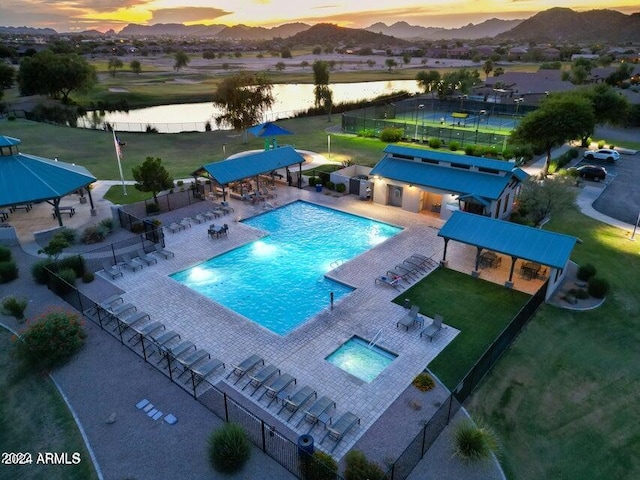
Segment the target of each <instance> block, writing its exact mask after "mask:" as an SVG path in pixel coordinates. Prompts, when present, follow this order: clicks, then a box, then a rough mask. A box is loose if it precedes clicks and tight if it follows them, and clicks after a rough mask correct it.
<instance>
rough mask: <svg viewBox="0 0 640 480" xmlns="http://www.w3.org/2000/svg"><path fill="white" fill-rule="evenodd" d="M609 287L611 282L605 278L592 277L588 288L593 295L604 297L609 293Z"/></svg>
mask: <svg viewBox="0 0 640 480" xmlns="http://www.w3.org/2000/svg"><path fill="white" fill-rule="evenodd" d="M609 288H610V287H609V282H608V281H607V280H605V279H604V278H599V277H591V279H590V280H589V286H588V287H587V290H588V291H589V295H591V296H592V297H595V298H604V297H606V296H607V293H609Z"/></svg>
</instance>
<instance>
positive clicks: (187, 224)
mask: <svg viewBox="0 0 640 480" xmlns="http://www.w3.org/2000/svg"><path fill="white" fill-rule="evenodd" d="M178 225H182V227H183V228H191V219H190V218H189V217H184V218H183V219H182V220H180V221H179V222H178Z"/></svg>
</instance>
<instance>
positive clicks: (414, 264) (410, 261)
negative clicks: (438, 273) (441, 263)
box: [401, 257, 426, 274]
mask: <svg viewBox="0 0 640 480" xmlns="http://www.w3.org/2000/svg"><path fill="white" fill-rule="evenodd" d="M402 265H406V266H407V267H408V269H409V270H411V271H413V270H415V271H416V272H417V273H418V274H419V272H420V271H422V272H425V271H426V268H425V267H424V266H423V265H422V262H420V261H418V260H415V259H414V258H412V257H409V258H406V259H404V260H403V261H402ZM402 265H401V266H402Z"/></svg>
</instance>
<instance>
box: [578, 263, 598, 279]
mask: <svg viewBox="0 0 640 480" xmlns="http://www.w3.org/2000/svg"><path fill="white" fill-rule="evenodd" d="M596 271H597V270H596V267H594V266H593V265H592V264H590V263H585V264H584V265H580V267H578V271H577V272H576V277H578V280H582V281H583V282H586V281H587V280H589V279H590V278H591V277H593V276H594V275H595V274H596Z"/></svg>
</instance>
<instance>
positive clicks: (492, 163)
mask: <svg viewBox="0 0 640 480" xmlns="http://www.w3.org/2000/svg"><path fill="white" fill-rule="evenodd" d="M384 152H385V153H390V154H392V155H404V156H408V157H412V158H420V159H422V158H426V159H429V160H434V161H437V162H443V163H457V164H458V165H468V166H470V167H478V168H487V169H491V170H497V171H499V172H511V171H512V170H513V169H514V168H516V167H515V164H514V163H513V162H507V161H504V160H495V159H493V158H484V157H473V156H471V155H458V154H455V153H446V152H441V151H439V150H426V149H423V148H415V147H402V146H399V145H387V146H386V148H385V149H384Z"/></svg>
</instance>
